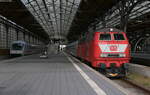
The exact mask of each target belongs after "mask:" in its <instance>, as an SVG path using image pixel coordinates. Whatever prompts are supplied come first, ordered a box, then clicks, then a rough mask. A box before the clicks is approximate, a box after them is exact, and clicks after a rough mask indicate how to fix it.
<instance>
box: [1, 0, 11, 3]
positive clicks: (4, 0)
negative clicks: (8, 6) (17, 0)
mask: <svg viewBox="0 0 150 95" xmlns="http://www.w3.org/2000/svg"><path fill="white" fill-rule="evenodd" d="M1 2H12V0H0V3H1Z"/></svg>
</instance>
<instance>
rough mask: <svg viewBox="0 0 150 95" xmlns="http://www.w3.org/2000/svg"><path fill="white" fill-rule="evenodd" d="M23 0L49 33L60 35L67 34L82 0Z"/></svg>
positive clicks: (55, 35)
mask: <svg viewBox="0 0 150 95" xmlns="http://www.w3.org/2000/svg"><path fill="white" fill-rule="evenodd" d="M21 1H22V2H23V3H24V5H25V6H26V7H27V8H28V9H29V11H30V12H31V13H32V14H33V15H34V16H35V18H36V19H37V21H39V23H40V24H41V25H42V27H43V28H44V29H45V31H46V32H47V33H48V34H49V35H51V36H54V37H60V36H61V34H63V35H67V33H68V31H69V28H70V26H71V22H72V21H73V18H74V16H75V13H76V11H77V9H78V6H79V4H80V1H81V0H21ZM66 27H67V29H66ZM53 34H54V35H53Z"/></svg>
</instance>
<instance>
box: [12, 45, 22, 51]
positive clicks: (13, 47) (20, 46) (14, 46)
mask: <svg viewBox="0 0 150 95" xmlns="http://www.w3.org/2000/svg"><path fill="white" fill-rule="evenodd" d="M22 48H23V44H13V45H12V49H13V50H22Z"/></svg>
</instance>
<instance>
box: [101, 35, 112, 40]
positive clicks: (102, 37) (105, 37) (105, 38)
mask: <svg viewBox="0 0 150 95" xmlns="http://www.w3.org/2000/svg"><path fill="white" fill-rule="evenodd" d="M99 39H100V40H111V35H110V34H100V38H99Z"/></svg>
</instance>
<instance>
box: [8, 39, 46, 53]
mask: <svg viewBox="0 0 150 95" xmlns="http://www.w3.org/2000/svg"><path fill="white" fill-rule="evenodd" d="M44 48H45V46H44V45H34V44H29V43H27V42H25V41H13V42H12V43H11V46H10V56H17V55H21V56H24V55H31V54H36V53H41V52H42V51H43V50H44Z"/></svg>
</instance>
